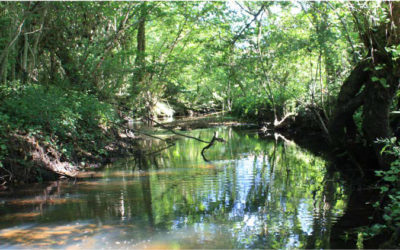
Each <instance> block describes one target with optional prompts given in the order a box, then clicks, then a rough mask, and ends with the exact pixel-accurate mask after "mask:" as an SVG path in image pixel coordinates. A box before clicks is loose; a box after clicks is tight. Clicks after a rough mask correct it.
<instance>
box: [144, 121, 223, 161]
mask: <svg viewBox="0 0 400 250" xmlns="http://www.w3.org/2000/svg"><path fill="white" fill-rule="evenodd" d="M145 118H146V119H147V120H149V121H151V122H154V123H155V124H157V125H158V126H160V127H162V128H164V129H166V130H168V131H170V132H171V133H173V134H175V135H179V136H182V137H186V138H189V139H193V140H196V141H199V142H203V143H208V145H207V146H205V147H204V148H203V149H202V150H201V156H202V157H203V160H204V161H206V162H209V160H208V159H207V158H206V157H205V155H204V152H205V151H206V150H207V149H209V148H211V147H212V146H213V145H214V143H215V142H216V141H218V142H225V140H224V139H222V138H218V132H216V131H215V132H214V136H213V138H212V139H211V141H205V140H202V139H200V138H197V137H194V136H190V135H185V134H181V133H178V132H176V131H175V130H173V129H171V128H168V127H167V126H165V125H163V124H161V123H159V122H157V121H155V120H154V119H151V118H150V117H147V116H146V117H145ZM167 148H168V147H167Z"/></svg>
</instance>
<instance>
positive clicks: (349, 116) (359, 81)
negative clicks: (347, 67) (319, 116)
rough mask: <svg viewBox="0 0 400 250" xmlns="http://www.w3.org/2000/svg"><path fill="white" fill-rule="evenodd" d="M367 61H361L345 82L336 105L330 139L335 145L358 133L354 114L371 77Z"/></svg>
mask: <svg viewBox="0 0 400 250" xmlns="http://www.w3.org/2000/svg"><path fill="white" fill-rule="evenodd" d="M367 67H368V64H367V61H362V62H361V63H359V64H358V65H357V66H356V67H355V68H354V69H353V70H352V72H351V73H350V75H349V76H348V77H347V79H346V80H345V82H344V83H343V85H342V87H341V89H340V92H339V96H338V99H337V102H336V107H335V110H334V112H333V115H332V118H331V119H330V122H329V134H330V140H331V142H332V143H333V144H334V146H342V145H343V144H344V143H345V140H346V138H347V139H350V138H351V139H354V135H355V133H356V131H354V130H355V126H354V120H353V114H354V112H355V111H356V110H357V109H358V108H359V107H360V106H361V105H363V103H364V95H363V93H359V92H360V90H361V87H362V86H363V84H364V83H365V82H366V81H367V79H368V78H369V74H368V72H365V71H364V69H365V68H367Z"/></svg>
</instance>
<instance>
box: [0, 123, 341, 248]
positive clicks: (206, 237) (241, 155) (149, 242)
mask: <svg viewBox="0 0 400 250" xmlns="http://www.w3.org/2000/svg"><path fill="white" fill-rule="evenodd" d="M217 130H218V132H219V135H220V137H223V138H224V139H225V140H226V141H227V142H226V143H224V144H221V143H218V144H216V145H215V146H214V147H212V148H210V149H209V150H208V151H207V153H206V154H207V157H208V158H209V159H210V160H212V161H211V162H210V163H206V162H204V161H203V159H202V156H201V154H200V152H201V149H202V147H204V146H205V144H204V143H200V142H198V141H194V140H190V139H181V140H178V141H176V145H175V146H174V147H171V148H168V149H167V150H164V151H161V152H160V153H159V154H157V155H148V156H144V155H137V156H136V157H135V158H134V159H130V160H124V161H121V162H118V163H115V164H114V165H113V166H110V167H109V168H107V169H105V170H104V171H103V172H101V173H97V174H96V175H89V176H88V178H85V179H81V180H77V181H76V182H67V181H65V182H55V183H51V184H50V185H49V186H47V187H43V186H40V185H37V188H33V187H28V188H27V189H26V190H24V189H19V190H16V191H14V192H8V193H5V192H3V193H2V194H0V195H1V203H0V214H1V217H0V225H1V228H0V247H12V246H16V247H33V246H50V247H58V246H62V247H65V246H70V247H74V246H75V247H79V248H82V247H106V248H107V247H109V248H112V247H122V246H130V247H132V246H133V247H137V248H157V249H161V248H168V249H170V248H288V247H298V248H327V247H329V238H330V232H331V227H332V224H333V223H334V222H335V220H336V218H337V217H338V216H340V215H341V214H342V213H343V209H344V207H345V200H346V197H345V195H344V190H343V187H342V186H340V185H339V184H338V183H339V182H338V181H337V179H338V176H336V175H335V174H333V173H328V172H326V170H325V164H326V163H325V162H324V161H323V160H322V159H321V158H319V157H316V156H314V155H312V154H311V153H309V152H307V151H305V150H302V149H301V148H299V147H297V146H296V145H295V144H294V143H292V142H290V141H288V140H283V139H282V138H279V137H276V138H274V139H271V140H260V139H259V135H258V133H257V132H256V131H248V130H240V129H234V128H231V127H227V128H217ZM214 131H215V129H204V130H197V131H191V132H190V133H191V135H193V136H197V137H201V138H203V139H207V140H208V139H210V138H211V137H212V136H213V132H214ZM164 143H165V142H163V141H157V140H148V141H144V142H143V146H144V147H148V148H150V149H151V150H156V149H157V148H160V147H163V146H165V145H164ZM91 177H95V178H91ZM35 190H36V191H35ZM39 190H41V191H39ZM43 190H44V191H43ZM38 235H44V236H40V237H39V236H38Z"/></svg>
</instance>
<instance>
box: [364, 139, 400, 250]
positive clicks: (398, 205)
mask: <svg viewBox="0 0 400 250" xmlns="http://www.w3.org/2000/svg"><path fill="white" fill-rule="evenodd" d="M377 143H380V144H383V147H382V150H381V154H388V155H391V156H393V157H394V160H393V161H392V163H391V165H390V168H389V169H388V170H379V171H375V173H376V175H377V176H379V177H381V180H382V182H381V184H380V186H379V188H380V192H381V195H382V199H381V200H380V201H378V202H376V203H375V204H374V207H375V208H376V209H381V214H382V221H383V223H377V224H374V225H372V226H371V227H370V228H367V229H364V230H363V234H364V235H365V236H366V237H373V236H376V235H379V234H386V235H392V236H393V237H391V239H390V240H388V242H386V243H385V245H384V246H385V247H399V245H398V242H396V241H397V240H398V238H397V240H396V237H397V236H396V234H397V230H398V228H399V227H400V178H399V173H400V160H399V159H400V143H399V142H398V141H397V139H396V138H395V137H393V138H390V139H381V140H378V141H377Z"/></svg>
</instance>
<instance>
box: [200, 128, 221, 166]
mask: <svg viewBox="0 0 400 250" xmlns="http://www.w3.org/2000/svg"><path fill="white" fill-rule="evenodd" d="M216 141H219V142H225V140H224V139H222V138H218V132H217V131H215V132H214V136H213V138H212V139H211V141H210V143H208V145H207V146H205V147H204V148H203V149H202V150H201V156H203V159H204V160H205V161H207V162H208V161H209V160H208V159H207V158H206V156H205V155H204V152H205V151H206V150H207V149H209V148H211V147H212V146H213V145H214V143H215V142H216Z"/></svg>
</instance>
